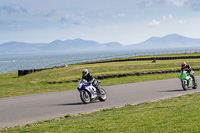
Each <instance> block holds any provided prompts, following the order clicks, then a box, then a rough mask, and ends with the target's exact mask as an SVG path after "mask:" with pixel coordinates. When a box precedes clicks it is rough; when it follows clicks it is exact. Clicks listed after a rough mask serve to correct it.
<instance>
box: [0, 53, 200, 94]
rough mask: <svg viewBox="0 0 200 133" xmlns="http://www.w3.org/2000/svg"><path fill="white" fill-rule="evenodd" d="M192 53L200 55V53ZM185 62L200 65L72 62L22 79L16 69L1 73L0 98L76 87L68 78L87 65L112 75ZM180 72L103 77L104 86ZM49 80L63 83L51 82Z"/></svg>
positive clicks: (194, 61)
mask: <svg viewBox="0 0 200 133" xmlns="http://www.w3.org/2000/svg"><path fill="white" fill-rule="evenodd" d="M189 55H199V53H198V54H197V53H195V54H189ZM161 56H163V55H161ZM167 56H170V55H167ZM171 56H172V55H171ZM173 56H174V55H173ZM183 61H186V62H187V63H188V64H190V65H191V66H192V67H193V68H199V67H200V59H179V60H160V61H157V63H151V61H127V62H110V63H100V64H76V65H69V67H68V68H55V69H50V70H44V71H41V72H36V73H33V74H29V75H26V76H22V77H19V78H18V76H17V72H12V73H0V80H1V82H0V98H3V97H10V96H19V95H26V94H36V93H45V92H55V91H63V90H70V89H76V86H77V83H65V81H69V80H79V79H80V78H81V70H82V69H83V68H87V69H88V70H89V72H91V73H92V74H93V75H94V76H101V75H111V74H127V73H136V72H152V71H160V70H171V69H180V63H181V62H183ZM198 74H199V72H196V75H198ZM177 75H178V73H176V74H167V75H165V74H163V75H146V76H142V77H137V76H132V77H126V78H120V79H119V78H113V79H106V80H103V82H102V85H113V84H123V83H131V82H135V81H136V80H137V81H141V82H142V81H149V80H153V79H167V78H176V77H177ZM48 82H64V83H62V84H48Z"/></svg>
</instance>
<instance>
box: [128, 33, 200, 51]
mask: <svg viewBox="0 0 200 133" xmlns="http://www.w3.org/2000/svg"><path fill="white" fill-rule="evenodd" d="M129 47H133V48H141V49H160V48H162V49H163V48H187V47H188V48H189V47H200V39H194V38H188V37H184V36H181V35H178V34H170V35H167V36H164V37H151V38H149V39H147V40H146V41H144V42H141V43H138V44H133V45H129Z"/></svg>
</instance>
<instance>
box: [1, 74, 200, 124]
mask: <svg viewBox="0 0 200 133" xmlns="http://www.w3.org/2000/svg"><path fill="white" fill-rule="evenodd" d="M198 78H199V76H197V77H196V79H198ZM198 84H200V83H199V82H198ZM103 88H104V89H105V90H106V92H107V100H106V101H105V102H100V101H96V102H93V103H90V104H83V103H82V101H81V99H80V96H79V92H78V91H77V90H69V91H62V92H52V93H43V94H34V95H25V96H16V97H8V98H0V128H2V127H6V126H7V127H10V126H15V125H20V124H26V123H32V122H36V121H41V120H48V119H51V118H57V117H62V116H65V115H67V114H78V113H86V112H92V111H96V110H100V109H104V108H111V107H118V106H124V105H126V104H137V103H142V102H146V101H152V100H157V99H162V98H169V97H173V96H178V95H184V94H189V93H194V92H199V90H200V89H198V88H197V89H195V90H193V89H189V90H188V91H183V89H182V87H181V82H180V80H179V79H178V78H176V79H168V80H158V81H148V82H140V83H129V84H121V85H113V86H104V87H103Z"/></svg>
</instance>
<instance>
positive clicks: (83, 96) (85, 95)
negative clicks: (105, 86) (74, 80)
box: [80, 91, 91, 104]
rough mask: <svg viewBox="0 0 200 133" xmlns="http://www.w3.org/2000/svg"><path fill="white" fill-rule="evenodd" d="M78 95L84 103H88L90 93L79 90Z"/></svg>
mask: <svg viewBox="0 0 200 133" xmlns="http://www.w3.org/2000/svg"><path fill="white" fill-rule="evenodd" d="M80 97H81V100H82V102H83V103H85V104H88V103H90V100H91V98H90V95H89V93H88V92H87V91H81V92H80Z"/></svg>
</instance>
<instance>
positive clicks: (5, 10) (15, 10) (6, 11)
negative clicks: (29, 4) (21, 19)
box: [0, 4, 27, 14]
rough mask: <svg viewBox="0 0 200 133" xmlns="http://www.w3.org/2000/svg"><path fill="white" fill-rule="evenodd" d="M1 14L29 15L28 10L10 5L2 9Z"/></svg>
mask: <svg viewBox="0 0 200 133" xmlns="http://www.w3.org/2000/svg"><path fill="white" fill-rule="evenodd" d="M0 13H3V14H21V13H27V9H26V8H23V7H21V6H19V5H15V4H9V5H5V6H2V7H0Z"/></svg>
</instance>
